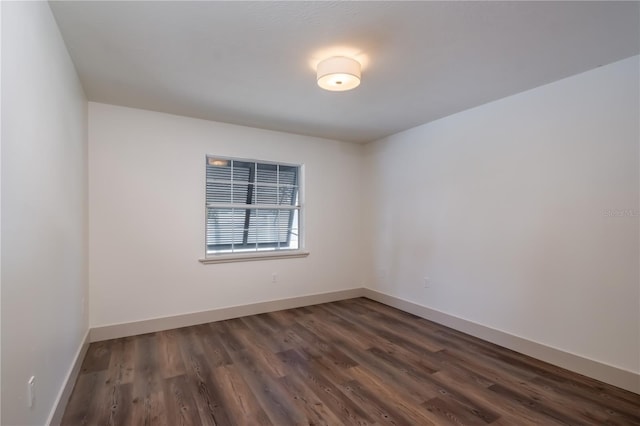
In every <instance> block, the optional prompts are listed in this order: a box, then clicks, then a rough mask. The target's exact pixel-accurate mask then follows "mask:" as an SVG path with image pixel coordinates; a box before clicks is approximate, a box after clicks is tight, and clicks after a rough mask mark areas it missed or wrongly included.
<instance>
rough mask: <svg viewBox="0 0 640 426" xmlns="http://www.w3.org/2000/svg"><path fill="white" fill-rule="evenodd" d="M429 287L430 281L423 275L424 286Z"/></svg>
mask: <svg viewBox="0 0 640 426" xmlns="http://www.w3.org/2000/svg"><path fill="white" fill-rule="evenodd" d="M429 287H431V281H429V277H424V288H429Z"/></svg>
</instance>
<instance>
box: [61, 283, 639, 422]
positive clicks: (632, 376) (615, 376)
mask: <svg viewBox="0 0 640 426" xmlns="http://www.w3.org/2000/svg"><path fill="white" fill-rule="evenodd" d="M355 297H367V298H369V299H371V300H375V301H377V302H380V303H383V304H385V305H388V306H392V307H394V308H396V309H400V310H402V311H405V312H408V313H411V314H414V315H417V316H419V317H421V318H425V319H428V320H430V321H433V322H436V323H438V324H442V325H444V326H447V327H451V328H453V329H455V330H458V331H462V332H463V333H467V334H470V335H472V336H474V337H477V338H479V339H483V340H486V341H488V342H491V343H495V344H497V345H500V346H503V347H505V348H508V349H511V350H514V351H516V352H520V353H522V354H525V355H529V356H531V357H534V358H537V359H539V360H542V361H545V362H548V363H550V364H553V365H557V366H559V367H562V368H566V369H567V370H570V371H573V372H576V373H579V374H583V375H585V376H588V377H592V378H594V379H597V380H600V381H602V382H605V383H609V384H611V385H614V386H618V387H620V388H622V389H626V390H629V391H631V392H635V393H638V394H640V374H638V373H634V372H632V371H628V370H624V369H621V368H618V367H614V366H611V365H608V364H604V363H602V362H598V361H594V360H592V359H589V358H585V357H582V356H580V355H576V354H572V353H569V352H566V351H563V350H560V349H557V348H553V347H551V346H546V345H543V344H541V343H537V342H533V341H531V340H527V339H524V338H522V337H518V336H515V335H513V334H509V333H506V332H504V331H500V330H496V329H493V328H491V327H487V326H484V325H481V324H478V323H475V322H472V321H469V320H465V319H462V318H459V317H456V316H453V315H449V314H446V313H444V312H440V311H437V310H434V309H431V308H427V307H426V306H422V305H419V304H416V303H414V302H410V301H408V300H404V299H401V298H398V297H395V296H390V295H388V294H385V293H381V292H379V291H376V290H372V289H368V288H354V289H349V290H340V291H334V292H329V293H320V294H312V295H307V296H299V297H292V298H288V299H281V300H272V301H267V302H259V303H252V304H249V305H241V306H231V307H226V308H219V309H213V310H210V311H203V312H194V313H189V314H184V315H176V316H172V317H163V318H155V319H150V320H144V321H136V322H131V323H123V324H113V325H107V326H102V327H95V328H92V329H91V330H90V332H89V339H90V341H91V342H97V341H101V340H108V339H116V338H120V337H127V336H135V335H138V334H145V333H153V332H156V331H162V330H170V329H173V328H180V327H188V326H191V325H197V324H204V323H208V322H213V321H222V320H226V319H232V318H239V317H243V316H247V315H256V314H261V313H265V312H273V311H279V310H282V309H292V308H299V307H302V306H310V305H316V304H319V303H328V302H335V301H338V300H345V299H351V298H355ZM85 351H86V348H85ZM83 356H84V354H83ZM81 361H82V359H80V362H81ZM78 368H79V365H78ZM74 381H75V378H74ZM72 383H73V382H72ZM70 391H71V389H69V392H70ZM62 399H63V398H62V394H61V397H60V400H61V401H62ZM66 399H68V395H67V397H66ZM66 399H65V403H66ZM63 408H64V407H63ZM60 415H62V413H60ZM52 424H55V423H52Z"/></svg>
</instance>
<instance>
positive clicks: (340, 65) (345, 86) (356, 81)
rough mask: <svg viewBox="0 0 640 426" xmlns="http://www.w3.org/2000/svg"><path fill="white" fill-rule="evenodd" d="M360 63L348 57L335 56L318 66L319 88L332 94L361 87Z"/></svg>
mask: <svg viewBox="0 0 640 426" xmlns="http://www.w3.org/2000/svg"><path fill="white" fill-rule="evenodd" d="M360 70H361V68H360V62H358V61H356V60H355V59H351V58H347V57H346V56H334V57H332V58H328V59H325V60H324V61H322V62H320V63H319V64H318V68H317V73H318V74H317V76H318V86H320V87H322V88H323V89H325V90H331V91H332V92H344V91H345V90H351V89H355V88H356V87H358V86H359V85H360Z"/></svg>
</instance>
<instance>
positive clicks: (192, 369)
mask: <svg viewBox="0 0 640 426" xmlns="http://www.w3.org/2000/svg"><path fill="white" fill-rule="evenodd" d="M62 424H63V425H69V426H77V425H167V426H178V425H277V426H285V425H340V424H347V425H387V424H392V425H485V424H491V425H533V424H537V425H627V426H628V425H640V396H639V395H637V394H634V393H631V392H627V391H624V390H622V389H619V388H616V387H613V386H609V385H606V384H604V383H601V382H598V381H596V380H593V379H590V378H587V377H584V376H581V375H578V374H575V373H571V372H569V371H567V370H563V369H561V368H558V367H555V366H552V365H549V364H546V363H544V362H541V361H538V360H535V359H533V358H530V357H527V356H524V355H521V354H518V353H516V352H512V351H510V350H507V349H504V348H501V347H498V346H496V345H493V344H490V343H487V342H485V341H482V340H479V339H476V338H474V337H471V336H469V335H466V334H463V333H459V332H457V331H454V330H452V329H449V328H446V327H443V326H440V325H437V324H434V323H432V322H429V321H426V320H424V319H421V318H418V317H415V316H413V315H410V314H407V313H404V312H401V311H398V310H396V309H393V308H390V307H387V306H385V305H382V304H379V303H376V302H373V301H371V300H368V299H364V298H359V299H351V300H345V301H341V302H335V303H327V304H323V305H316V306H310V307H305V308H299V309H290V310H286V311H279V312H273V313H269V314H262V315H254V316H250V317H245V318H239V319H234V320H228V321H221V322H215V323H210V324H203V325H198V326H193V327H186V328H181V329H176V330H169V331H163V332H158V333H152V334H145V335H141V336H136V337H130V338H123V339H115V340H109V341H104V342H98V343H92V344H91V346H90V348H89V351H88V353H87V356H86V358H85V360H84V363H83V365H82V370H81V373H80V376H79V378H78V380H77V382H76V385H75V388H74V390H73V393H72V395H71V399H70V401H69V404H68V405H67V408H66V411H65V414H64V418H63V421H62Z"/></svg>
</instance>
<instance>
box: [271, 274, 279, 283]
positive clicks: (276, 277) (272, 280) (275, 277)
mask: <svg viewBox="0 0 640 426" xmlns="http://www.w3.org/2000/svg"><path fill="white" fill-rule="evenodd" d="M271 282H272V283H273V284H275V283H277V282H278V274H276V273H275V272H274V273H273V274H271Z"/></svg>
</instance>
